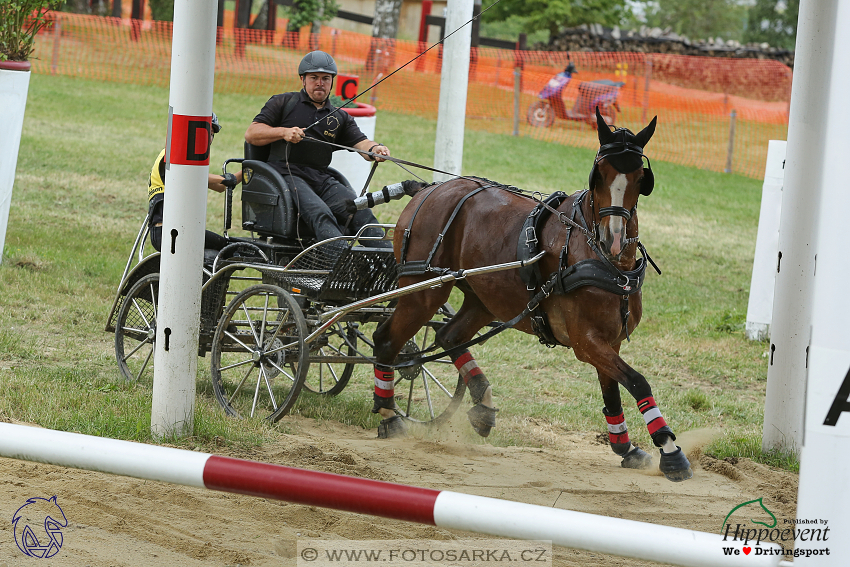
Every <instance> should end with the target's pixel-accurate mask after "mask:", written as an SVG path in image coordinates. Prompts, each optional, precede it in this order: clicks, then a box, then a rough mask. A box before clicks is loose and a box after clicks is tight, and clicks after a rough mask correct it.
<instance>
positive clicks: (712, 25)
mask: <svg viewBox="0 0 850 567" xmlns="http://www.w3.org/2000/svg"><path fill="white" fill-rule="evenodd" d="M632 4H633V8H632V11H633V13H635V14H637V16H636V17H637V21H638V22H642V23H645V24H646V25H647V26H650V27H657V28H662V29H666V28H670V29H671V30H673V31H674V32H675V33H677V34H679V35H683V36H686V37H688V38H690V39H706V38H709V37H720V38H722V39H724V40H729V39H734V40H739V41H740V40H741V39H743V33H744V24H745V22H746V19H747V7H746V6H744V5H743V4H742V3H741V0H654V1H647V2H633V3H632Z"/></svg>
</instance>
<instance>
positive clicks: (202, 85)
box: [151, 0, 216, 437]
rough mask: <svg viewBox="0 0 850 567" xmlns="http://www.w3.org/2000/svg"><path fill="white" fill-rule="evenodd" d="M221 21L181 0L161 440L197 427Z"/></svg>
mask: <svg viewBox="0 0 850 567" xmlns="http://www.w3.org/2000/svg"><path fill="white" fill-rule="evenodd" d="M215 24H216V10H214V9H213V7H211V4H210V3H209V2H208V1H205V0H176V1H175V2H174V35H173V39H172V51H171V91H170V94H169V117H168V143H167V146H166V152H165V154H166V167H167V174H166V178H165V195H166V198H165V205H164V210H163V223H162V256H161V259H160V281H159V289H160V296H159V310H158V312H157V329H156V353H155V355H154V382H153V404H152V406H151V432H152V433H153V434H154V435H155V436H157V437H162V436H166V435H172V434H173V435H191V433H192V430H193V425H194V419H193V418H194V411H195V375H196V372H197V366H198V330H199V321H200V305H201V274H202V271H201V270H202V263H203V247H204V226H205V222H206V211H207V174H208V172H209V162H210V148H209V130H210V117H211V115H212V97H213V76H214V70H215Z"/></svg>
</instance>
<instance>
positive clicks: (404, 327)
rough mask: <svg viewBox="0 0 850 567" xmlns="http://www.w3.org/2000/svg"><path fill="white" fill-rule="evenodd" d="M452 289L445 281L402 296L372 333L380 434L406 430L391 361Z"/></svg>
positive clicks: (399, 433) (375, 409)
mask: <svg viewBox="0 0 850 567" xmlns="http://www.w3.org/2000/svg"><path fill="white" fill-rule="evenodd" d="M451 291H452V286H451V285H443V286H441V287H439V288H436V289H429V290H425V291H421V292H418V293H413V294H410V295H404V296H402V297H401V298H400V299H399V301H398V304H397V305H396V308H395V311H393V314H392V315H391V316H390V318H389V319H387V320H386V321H384V322H383V323H381V324H380V325H378V328H377V329H376V330H375V332H374V334H373V335H372V340H373V341H374V343H375V347H374V349H373V353H374V355H375V362H376V364H375V391H374V394H373V400H374V404H373V406H372V413H378V414H380V415H381V417H382V418H383V419H382V420H381V424H380V425H379V426H378V437H379V438H382V439H383V438H388V437H399V436H402V435H404V433H405V426H404V422H403V421H402V419H401V417H399V416H398V415H396V411H395V409H396V406H395V388H394V384H395V371H394V370H393V368H392V366H391V365H392V364H393V363H394V362H395V359H396V357H397V356H398V353H399V352H401V349H402V347H403V346H404V345H405V343H407V341H408V340H410V338H411V337H413V335H415V334H416V332H417V331H418V330H419V329H421V328H422V326H423V325H425V323H427V322H428V321H430V320H431V317H432V316H433V315H434V313H436V312H437V310H438V309H439V308H440V307H441V306H442V305H443V304H444V303H445V302H446V301H447V300H448V298H449V294H450V293H451Z"/></svg>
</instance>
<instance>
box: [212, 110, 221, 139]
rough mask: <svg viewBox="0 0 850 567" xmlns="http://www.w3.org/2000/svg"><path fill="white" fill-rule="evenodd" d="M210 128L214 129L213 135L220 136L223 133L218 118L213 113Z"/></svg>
mask: <svg viewBox="0 0 850 567" xmlns="http://www.w3.org/2000/svg"><path fill="white" fill-rule="evenodd" d="M210 127H211V128H212V133H213V134H218V133H219V132H221V124H219V123H218V116H216V115H215V112H213V113H212V120H210Z"/></svg>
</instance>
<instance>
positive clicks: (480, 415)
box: [466, 404, 499, 437]
mask: <svg viewBox="0 0 850 567" xmlns="http://www.w3.org/2000/svg"><path fill="white" fill-rule="evenodd" d="M497 411H499V410H497V409H496V408H489V407H487V406H485V405H483V404H476V405H474V406H472V409H470V410H469V411H468V412H466V415H467V417H468V418H469V423H470V424H472V428H473V429H474V430H475V432H476V433H477V434H478V435H480V436H481V437H487V436H488V435H490V430H491V429H493V428H494V427H496V412H497Z"/></svg>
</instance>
